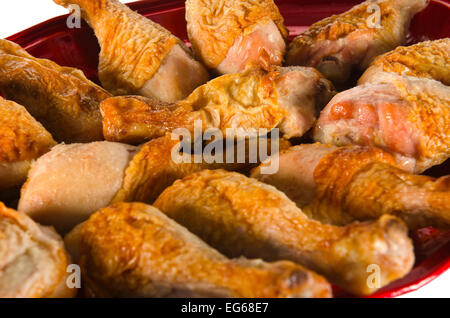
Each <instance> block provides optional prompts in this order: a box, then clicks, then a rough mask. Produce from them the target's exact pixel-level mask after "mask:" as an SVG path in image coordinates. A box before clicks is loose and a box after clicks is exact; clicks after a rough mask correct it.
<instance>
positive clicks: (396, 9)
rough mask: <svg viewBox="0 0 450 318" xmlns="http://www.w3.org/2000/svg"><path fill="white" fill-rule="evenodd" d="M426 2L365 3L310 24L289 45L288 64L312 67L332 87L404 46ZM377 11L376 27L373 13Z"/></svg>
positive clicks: (387, 0)
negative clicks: (416, 15) (377, 20)
mask: <svg viewBox="0 0 450 318" xmlns="http://www.w3.org/2000/svg"><path fill="white" fill-rule="evenodd" d="M428 2H429V0H377V1H374V0H368V1H365V2H363V3H361V4H359V5H357V6H355V7H353V8H352V9H350V10H349V11H347V12H344V13H342V14H339V15H333V16H330V17H328V18H325V19H323V20H321V21H319V22H316V23H314V24H313V25H311V26H310V28H309V29H308V30H307V31H305V32H304V33H302V34H300V35H299V36H298V37H296V38H295V39H294V40H293V41H292V42H291V44H290V45H289V48H288V52H287V56H286V62H287V64H288V65H307V66H313V67H316V68H317V69H318V70H319V71H320V72H322V73H323V74H324V75H325V77H327V78H328V79H330V80H331V81H332V82H333V83H334V84H335V85H339V84H342V83H345V82H346V81H347V80H348V79H349V77H350V76H351V75H352V72H353V71H355V70H360V71H364V70H365V69H366V68H367V67H368V66H369V64H370V63H371V62H372V60H373V59H374V58H375V57H376V56H377V55H379V54H382V53H385V52H387V51H390V50H392V49H394V48H395V47H396V46H398V45H402V44H404V42H405V40H406V35H407V33H408V30H409V24H410V21H411V19H412V17H413V16H414V14H416V13H417V12H419V11H421V10H422V9H424V8H425V7H426V6H427V5H428ZM373 5H376V6H378V8H379V14H380V16H379V18H380V21H379V26H380V27H376V26H375V25H373V26H372V25H371V24H370V22H375V23H376V21H375V20H374V18H375V17H376V14H375V16H374V10H373V9H372V8H371V6H373Z"/></svg>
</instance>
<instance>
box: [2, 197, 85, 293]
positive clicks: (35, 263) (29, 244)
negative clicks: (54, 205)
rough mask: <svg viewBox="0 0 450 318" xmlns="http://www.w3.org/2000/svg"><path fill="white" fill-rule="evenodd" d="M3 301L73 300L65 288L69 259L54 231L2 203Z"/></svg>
mask: <svg viewBox="0 0 450 318" xmlns="http://www.w3.org/2000/svg"><path fill="white" fill-rule="evenodd" d="M0 238H1V239H0V298H46V297H58V298H60V297H74V296H75V294H76V289H70V288H69V287H67V285H66V279H67V277H68V275H69V274H68V273H67V271H66V268H67V266H68V265H69V264H70V262H71V260H70V256H69V255H68V254H67V253H66V251H65V250H64V246H63V241H62V239H61V238H60V237H59V236H58V234H56V233H55V232H54V230H53V229H51V228H46V227H42V226H40V225H38V224H37V223H34V222H33V221H32V220H31V219H30V218H29V217H27V216H26V215H24V214H21V213H18V212H17V211H14V210H12V209H8V208H6V207H5V206H4V205H3V203H1V202H0Z"/></svg>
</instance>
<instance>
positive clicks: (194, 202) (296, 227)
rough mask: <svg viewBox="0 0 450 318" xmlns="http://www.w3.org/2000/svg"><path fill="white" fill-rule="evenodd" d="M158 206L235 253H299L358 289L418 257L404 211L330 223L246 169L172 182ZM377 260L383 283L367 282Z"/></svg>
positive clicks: (274, 256) (275, 256)
mask: <svg viewBox="0 0 450 318" xmlns="http://www.w3.org/2000/svg"><path fill="white" fill-rule="evenodd" d="M154 206H155V207H157V208H158V209H160V210H161V211H162V212H164V213H165V214H166V215H167V216H169V217H170V218H173V219H174V220H175V221H177V222H179V223H180V224H182V225H183V226H186V227H187V228H188V229H189V230H190V231H192V232H193V233H194V234H196V235H198V236H199V237H200V238H202V239H203V240H205V241H206V242H207V243H208V244H210V245H211V246H213V247H214V248H217V249H218V250H219V251H221V252H222V253H224V254H225V255H227V256H229V257H235V256H239V255H245V256H246V257H250V258H253V257H261V258H263V259H265V260H268V261H273V260H280V259H288V260H292V261H294V262H297V263H299V264H302V265H304V266H306V267H308V268H311V269H312V270H314V271H317V272H318V273H321V274H322V275H324V276H325V277H326V278H327V279H328V280H330V282H332V283H335V284H337V285H339V286H340V287H342V288H343V289H345V290H347V291H349V292H351V293H354V294H357V295H367V294H370V293H373V292H374V291H375V290H377V288H380V287H382V286H385V285H387V284H388V283H390V282H392V281H394V280H396V279H398V278H400V277H403V276H404V275H406V274H407V273H408V272H409V270H410V269H411V267H412V266H413V264H414V253H413V246H412V243H411V241H410V239H409V238H408V235H407V234H408V229H407V228H406V226H405V224H404V223H403V222H402V221H401V220H399V219H397V218H396V217H393V216H389V215H385V216H382V217H381V218H380V219H378V220H377V221H375V222H366V223H353V224H351V225H348V226H344V227H337V226H333V225H324V224H321V223H319V222H317V221H314V220H310V219H308V217H307V216H306V215H305V214H303V212H302V211H301V210H300V209H299V208H298V207H297V206H296V205H295V203H293V202H292V201H290V200H289V199H288V198H287V197H286V195H284V194H283V193H282V192H280V191H278V190H277V189H275V188H274V187H272V186H270V185H267V184H264V183H262V182H259V181H257V180H255V179H252V178H247V177H245V176H243V175H241V174H238V173H232V172H226V171H223V170H214V171H210V170H204V171H201V172H198V173H194V174H191V175H190V176H188V177H186V178H184V179H183V180H178V181H176V182H175V183H174V184H173V185H172V186H170V187H169V188H167V189H166V190H165V191H164V192H163V193H162V194H161V196H160V197H159V198H158V199H157V200H156V201H155V203H154ZM372 264H376V265H378V266H379V268H380V281H379V285H378V286H371V285H369V284H367V279H368V275H369V274H368V271H367V270H368V266H370V265H372Z"/></svg>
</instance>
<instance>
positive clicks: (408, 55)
mask: <svg viewBox="0 0 450 318" xmlns="http://www.w3.org/2000/svg"><path fill="white" fill-rule="evenodd" d="M449 65H450V38H445V39H440V40H436V41H425V42H420V43H417V44H415V45H411V46H399V47H397V48H396V49H395V50H393V51H390V52H388V53H385V54H383V55H381V56H379V57H377V58H376V59H375V60H374V61H373V62H372V64H371V65H370V67H369V68H368V69H367V70H366V71H365V72H364V74H363V75H362V76H361V78H360V79H359V81H358V84H359V85H361V84H365V83H370V82H376V81H377V77H378V75H380V73H383V72H388V73H395V74H398V75H407V76H414V77H421V78H429V79H434V80H436V81H440V82H442V83H443V84H444V85H447V86H448V85H450V68H449V67H448V66H449Z"/></svg>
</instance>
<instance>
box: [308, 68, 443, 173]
mask: <svg viewBox="0 0 450 318" xmlns="http://www.w3.org/2000/svg"><path fill="white" fill-rule="evenodd" d="M314 139H315V140H316V141H320V142H322V143H325V144H326V143H331V144H334V145H337V146H344V145H349V144H358V145H371V146H377V147H380V148H383V149H385V150H388V151H390V152H391V153H393V154H394V155H396V157H397V158H398V159H399V160H400V159H403V160H404V161H405V163H409V166H410V169H411V170H413V171H414V172H417V173H420V172H423V171H424V170H426V169H428V168H430V167H432V166H434V165H439V164H441V163H443V162H444V161H445V160H446V159H447V158H448V157H449V156H450V87H449V86H446V85H444V84H442V83H441V82H438V81H435V80H430V79H427V78H417V77H410V76H400V75H395V74H390V73H386V72H383V74H379V75H377V82H376V83H368V84H364V85H360V86H357V87H355V88H352V89H350V90H347V91H344V92H342V93H339V94H338V95H336V96H335V97H334V98H333V99H332V100H331V101H330V103H329V104H328V105H327V106H326V107H325V108H324V110H323V111H322V113H321V114H320V116H319V120H318V121H317V123H316V127H315V131H314Z"/></svg>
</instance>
